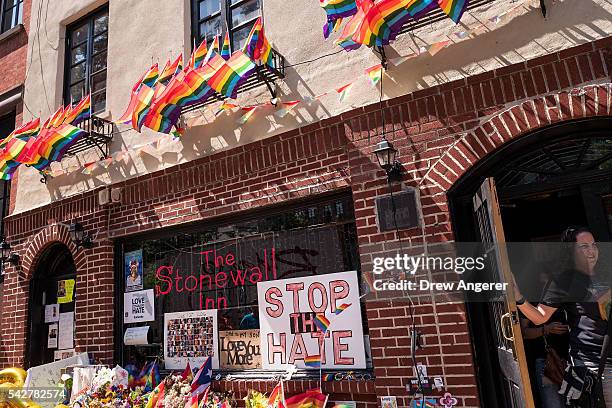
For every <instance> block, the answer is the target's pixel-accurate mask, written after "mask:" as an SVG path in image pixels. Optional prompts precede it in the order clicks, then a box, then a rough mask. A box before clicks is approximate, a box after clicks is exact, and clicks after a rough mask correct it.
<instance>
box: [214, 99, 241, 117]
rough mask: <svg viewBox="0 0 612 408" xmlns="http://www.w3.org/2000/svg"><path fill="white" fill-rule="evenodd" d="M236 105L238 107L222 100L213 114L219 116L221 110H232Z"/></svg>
mask: <svg viewBox="0 0 612 408" xmlns="http://www.w3.org/2000/svg"><path fill="white" fill-rule="evenodd" d="M237 107H238V105H236V104H233V103H228V102H223V103H222V104H221V106H219V110H217V111H216V112H215V116H219V115H220V114H221V113H223V112H225V111H227V110H232V109H234V108H237Z"/></svg>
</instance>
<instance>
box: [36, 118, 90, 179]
mask: <svg viewBox="0 0 612 408" xmlns="http://www.w3.org/2000/svg"><path fill="white" fill-rule="evenodd" d="M85 133H86V132H85V131H84V130H83V129H79V128H78V127H76V126H72V125H69V124H63V125H60V126H58V127H56V128H54V129H48V130H47V131H45V132H41V133H40V135H39V136H38V138H37V141H38V143H37V145H38V154H39V155H40V156H42V157H43V158H44V159H47V160H49V161H60V160H61V159H62V157H63V156H64V154H65V153H66V150H68V148H69V147H70V146H72V145H73V144H74V143H75V142H76V141H77V140H79V138H81V137H82V136H83V135H84V134H85ZM33 167H36V165H34V166H33ZM38 170H40V169H38Z"/></svg>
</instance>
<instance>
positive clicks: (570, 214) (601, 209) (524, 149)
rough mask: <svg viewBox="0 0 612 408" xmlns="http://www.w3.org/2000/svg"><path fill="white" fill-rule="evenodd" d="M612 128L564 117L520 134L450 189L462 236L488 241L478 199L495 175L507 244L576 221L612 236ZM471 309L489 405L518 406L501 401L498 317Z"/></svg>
mask: <svg viewBox="0 0 612 408" xmlns="http://www.w3.org/2000/svg"><path fill="white" fill-rule="evenodd" d="M611 128H612V118H609V117H603V118H590V119H581V120H575V121H568V122H562V123H558V124H556V125H554V126H550V127H547V128H543V129H539V130H537V131H535V132H532V133H529V134H526V135H523V136H520V137H517V138H516V139H514V140H512V141H511V142H509V143H507V144H505V145H503V146H501V147H500V148H498V149H497V150H495V151H494V152H492V153H490V154H489V155H488V156H486V157H485V158H484V159H482V160H480V161H479V162H478V163H477V164H476V165H474V166H473V167H472V168H471V169H470V170H468V171H467V172H466V173H465V174H464V175H463V176H462V177H461V178H460V179H459V180H458V181H457V182H456V183H455V184H454V185H453V186H452V188H451V189H450V190H449V192H448V198H449V206H450V211H451V219H452V224H453V231H454V233H455V238H456V240H457V241H468V242H469V241H479V240H480V236H481V234H480V231H479V226H478V223H477V220H476V218H475V216H474V208H473V206H474V201H473V197H474V195H475V194H477V193H478V192H479V189H480V188H481V185H482V184H483V182H484V181H485V179H489V178H490V179H492V180H493V182H494V187H495V189H496V191H497V197H498V202H499V215H500V218H501V225H502V226H503V234H504V236H505V240H506V241H509V242H539V241H549V242H558V241H559V237H560V234H561V232H562V231H563V230H564V229H565V228H567V227H568V226H570V225H584V226H587V227H589V228H590V229H591V230H593V231H594V233H595V235H596V238H597V240H598V241H610V238H611V237H612V134H611V133H610V129H611ZM608 261H609V260H608ZM601 262H602V261H601V260H600V263H601ZM467 310H468V317H469V324H470V329H471V332H472V333H478V335H473V336H472V341H473V344H474V355H475V360H476V365H477V367H478V373H479V382H480V384H479V389H480V392H481V399H482V405H483V406H486V407H492V408H495V407H504V408H506V407H511V406H513V405H512V404H511V403H509V402H508V401H509V398H500V396H504V395H507V394H508V387H507V378H506V379H504V378H503V374H502V373H503V372H504V368H503V365H504V362H503V361H501V360H500V359H499V358H497V357H496V356H497V355H498V354H499V353H498V352H497V350H496V348H497V345H498V342H499V340H498V339H499V333H498V332H496V324H495V322H496V320H499V319H498V316H496V315H495V313H494V312H492V310H491V307H489V305H487V304H483V303H468V304H467ZM534 394H535V393H534Z"/></svg>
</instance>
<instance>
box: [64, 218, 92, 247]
mask: <svg viewBox="0 0 612 408" xmlns="http://www.w3.org/2000/svg"><path fill="white" fill-rule="evenodd" d="M68 233H69V234H70V239H71V240H72V242H74V244H75V245H76V246H77V248H78V247H83V248H86V249H89V248H93V241H92V239H91V237H90V236H89V234H88V233H86V232H85V229H83V226H82V225H81V224H79V223H78V222H74V221H73V222H72V223H70V226H68Z"/></svg>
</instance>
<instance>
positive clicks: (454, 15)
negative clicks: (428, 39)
mask: <svg viewBox="0 0 612 408" xmlns="http://www.w3.org/2000/svg"><path fill="white" fill-rule="evenodd" d="M467 4H468V0H438V5H439V6H440V8H441V9H442V11H444V13H445V14H446V15H447V16H448V17H449V18H450V19H451V20H453V21H454V22H455V23H459V21H461V17H462V16H463V13H464V12H465V9H466V8H467Z"/></svg>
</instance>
